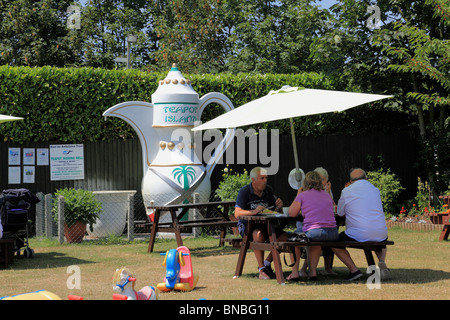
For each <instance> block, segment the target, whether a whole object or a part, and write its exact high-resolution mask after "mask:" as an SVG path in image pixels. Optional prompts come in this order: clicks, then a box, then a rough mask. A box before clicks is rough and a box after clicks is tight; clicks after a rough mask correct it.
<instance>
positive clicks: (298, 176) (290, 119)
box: [289, 118, 302, 181]
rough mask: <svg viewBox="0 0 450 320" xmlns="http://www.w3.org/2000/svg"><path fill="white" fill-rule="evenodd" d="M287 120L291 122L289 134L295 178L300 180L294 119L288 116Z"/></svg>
mask: <svg viewBox="0 0 450 320" xmlns="http://www.w3.org/2000/svg"><path fill="white" fill-rule="evenodd" d="M289 122H290V124H291V136H292V150H293V151H294V161H295V180H297V181H300V180H301V179H302V176H301V173H300V170H299V167H300V166H299V164H298V155H297V141H296V140H295V132H294V120H292V118H289Z"/></svg>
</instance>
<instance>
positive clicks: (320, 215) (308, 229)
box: [287, 171, 339, 280]
mask: <svg viewBox="0 0 450 320" xmlns="http://www.w3.org/2000/svg"><path fill="white" fill-rule="evenodd" d="M300 212H301V214H302V216H303V232H304V233H306V235H307V236H308V238H309V239H310V240H311V241H334V240H336V239H337V238H338V236H339V235H338V228H337V225H336V220H335V218H334V204H333V199H332V198H331V196H330V194H329V193H328V192H326V191H325V190H324V188H323V185H322V178H321V177H320V175H319V174H318V173H317V172H314V171H310V172H308V173H307V174H306V177H305V181H304V183H303V188H300V189H299V191H298V193H297V196H296V197H295V200H294V201H293V202H292V204H291V206H290V207H289V215H290V216H291V217H296V216H298V214H299V213H300ZM320 252H321V247H320V246H312V247H310V255H309V259H310V260H309V264H310V270H309V279H310V280H317V271H316V269H317V263H318V262H319V258H320ZM296 254H297V257H300V248H298V247H297V248H296ZM299 261H300V259H297V261H296V265H294V267H293V269H292V273H291V274H290V275H289V277H288V278H287V279H288V280H296V279H298V278H299V273H298V265H299Z"/></svg>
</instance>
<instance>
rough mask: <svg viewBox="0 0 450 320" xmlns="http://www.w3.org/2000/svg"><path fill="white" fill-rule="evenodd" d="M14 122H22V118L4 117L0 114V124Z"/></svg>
mask: <svg viewBox="0 0 450 320" xmlns="http://www.w3.org/2000/svg"><path fill="white" fill-rule="evenodd" d="M16 120H23V118H20V117H13V116H6V115H3V114H0V123H2V122H7V121H16Z"/></svg>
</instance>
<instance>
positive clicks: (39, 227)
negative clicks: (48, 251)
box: [36, 192, 45, 237]
mask: <svg viewBox="0 0 450 320" xmlns="http://www.w3.org/2000/svg"><path fill="white" fill-rule="evenodd" d="M36 197H37V198H38V199H39V203H38V204H36V237H42V236H43V234H44V230H43V221H44V213H45V200H44V194H43V193H42V192H38V193H36Z"/></svg>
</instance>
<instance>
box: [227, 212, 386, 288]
mask: <svg viewBox="0 0 450 320" xmlns="http://www.w3.org/2000/svg"><path fill="white" fill-rule="evenodd" d="M239 218H240V219H242V220H246V221H247V228H246V230H245V233H244V236H243V237H242V241H241V244H240V252H239V258H238V262H237V265H236V271H235V274H234V277H235V278H238V277H240V276H241V275H242V270H243V268H244V263H245V257H246V255H247V250H248V249H254V250H264V251H270V252H272V256H273V263H274V268H275V275H276V278H277V281H278V283H279V284H282V285H283V284H284V283H285V281H284V275H283V270H282V266H281V260H280V252H293V251H294V248H295V247H305V248H306V253H307V256H309V247H311V246H327V247H350V248H355V249H362V250H364V253H365V256H366V260H367V264H368V266H371V265H375V260H374V258H373V255H372V251H377V250H380V249H381V248H382V247H384V246H386V245H393V244H394V242H393V241H381V242H375V241H368V242H358V241H328V242H308V243H304V242H280V241H277V235H276V232H275V230H276V229H275V228H276V227H277V226H278V227H281V228H284V227H285V226H286V225H287V224H288V223H290V222H292V221H299V220H301V219H302V217H301V216H298V217H295V218H294V217H289V216H285V215H278V214H275V215H274V214H272V215H255V216H242V217H239ZM257 223H258V224H259V223H263V224H265V225H266V226H267V231H268V234H269V241H268V242H265V243H257V242H253V241H251V234H252V232H253V229H254V228H255V224H257ZM233 240H236V239H233ZM235 242H236V243H233V242H232V243H233V245H235V246H236V247H237V246H238V244H237V241H235Z"/></svg>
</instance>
